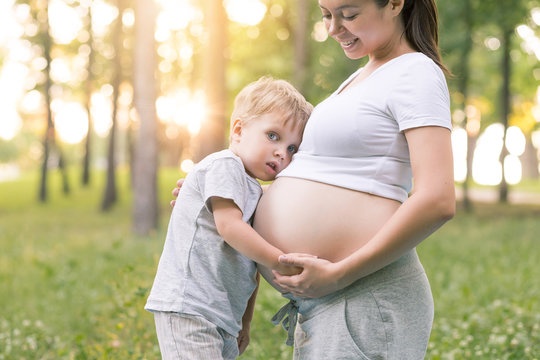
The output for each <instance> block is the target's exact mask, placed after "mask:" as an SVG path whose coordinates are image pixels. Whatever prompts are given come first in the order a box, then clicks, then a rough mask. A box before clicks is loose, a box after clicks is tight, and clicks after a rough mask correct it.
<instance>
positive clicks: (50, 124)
mask: <svg viewBox="0 0 540 360" xmlns="http://www.w3.org/2000/svg"><path fill="white" fill-rule="evenodd" d="M44 5H45V9H44V11H45V14H46V15H45V18H46V19H47V20H46V21H43V22H42V24H41V26H42V28H41V33H42V35H43V56H44V57H45V60H46V63H47V64H46V67H45V85H44V89H43V93H44V96H45V107H46V109H45V112H46V116H47V128H46V130H45V137H44V139H43V163H42V165H41V182H40V187H39V201H41V202H46V201H47V199H48V190H47V178H48V172H49V171H48V169H49V161H50V154H51V151H52V150H53V149H54V150H56V152H57V153H58V168H59V170H60V173H61V174H62V191H63V193H64V194H69V191H70V188H69V180H68V175H67V170H66V162H65V158H64V154H63V153H62V151H61V149H60V147H59V146H58V145H57V144H56V140H55V132H56V131H55V128H54V121H53V117H52V110H51V86H52V80H51V60H52V59H51V48H52V39H51V36H50V34H49V17H48V15H47V10H48V2H46V3H44Z"/></svg>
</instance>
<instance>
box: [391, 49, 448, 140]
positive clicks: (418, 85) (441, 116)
mask: <svg viewBox="0 0 540 360" xmlns="http://www.w3.org/2000/svg"><path fill="white" fill-rule="evenodd" d="M395 84H396V85H395V86H394V87H393V89H392V91H391V93H390V96H389V98H388V108H389V110H390V112H391V113H392V115H393V118H394V119H395V120H396V122H397V123H398V126H399V130H400V131H404V130H406V129H410V128H415V127H421V126H442V127H445V128H448V129H450V130H451V129H452V120H451V116H450V95H449V93H448V85H447V84H446V79H445V77H444V74H443V72H442V70H441V69H440V68H439V67H438V66H437V65H436V64H435V63H434V62H433V61H431V60H429V59H426V60H425V61H417V62H415V63H413V64H411V66H409V67H408V68H407V70H406V71H405V72H403V73H402V74H401V76H399V77H398V78H397V79H396V83H395Z"/></svg>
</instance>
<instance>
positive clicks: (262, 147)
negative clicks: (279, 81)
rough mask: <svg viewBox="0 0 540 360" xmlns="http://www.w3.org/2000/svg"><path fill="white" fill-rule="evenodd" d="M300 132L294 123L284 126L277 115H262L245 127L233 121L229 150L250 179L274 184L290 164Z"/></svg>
mask: <svg viewBox="0 0 540 360" xmlns="http://www.w3.org/2000/svg"><path fill="white" fill-rule="evenodd" d="M295 125H296V126H295ZM302 132H303V127H302V126H300V125H299V124H296V123H295V122H294V121H288V122H287V125H285V124H284V119H283V117H282V115H281V114H280V113H279V112H272V113H268V114H263V115H261V116H259V117H258V118H255V119H251V120H249V121H247V122H245V123H241V121H240V120H236V121H235V122H234V124H233V128H232V136H231V146H230V149H231V150H232V151H233V152H234V153H235V154H236V155H238V156H239V157H240V159H242V162H243V163H244V167H245V168H246V171H247V173H248V174H249V175H250V176H252V177H254V178H257V179H261V180H263V181H269V180H274V179H275V178H276V175H277V174H278V173H279V172H280V171H281V170H283V169H284V168H285V167H287V165H289V163H290V162H291V159H292V156H293V154H294V153H296V151H297V150H298V147H299V146H300V142H301V141H302Z"/></svg>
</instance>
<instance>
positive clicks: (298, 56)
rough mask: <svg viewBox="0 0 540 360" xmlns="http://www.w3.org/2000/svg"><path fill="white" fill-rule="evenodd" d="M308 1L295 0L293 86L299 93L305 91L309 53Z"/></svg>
mask: <svg viewBox="0 0 540 360" xmlns="http://www.w3.org/2000/svg"><path fill="white" fill-rule="evenodd" d="M309 1H310V0H296V12H297V20H296V24H295V31H294V72H293V74H294V75H293V76H294V78H293V84H294V85H295V86H296V87H297V88H298V90H299V91H300V92H301V93H305V91H306V77H307V65H308V57H309V55H308V51H309V46H308V44H309V37H310V36H309V25H310V24H309V19H310V16H309V15H310V11H309V10H310V7H309V4H308V2H309Z"/></svg>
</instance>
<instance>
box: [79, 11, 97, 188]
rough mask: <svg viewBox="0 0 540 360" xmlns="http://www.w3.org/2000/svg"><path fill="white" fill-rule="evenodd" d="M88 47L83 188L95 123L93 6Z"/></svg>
mask: <svg viewBox="0 0 540 360" xmlns="http://www.w3.org/2000/svg"><path fill="white" fill-rule="evenodd" d="M87 21H88V29H87V31H88V34H89V38H88V47H89V48H90V53H89V54H88V64H87V72H88V77H87V78H86V104H85V107H86V113H87V114H88V133H87V134H86V139H85V143H84V158H83V173H82V178H81V182H82V185H83V186H88V184H90V159H91V150H92V146H91V142H92V134H93V127H94V126H93V121H92V112H91V108H92V88H93V86H92V81H93V75H92V67H93V66H94V40H93V35H92V6H89V7H88V19H87Z"/></svg>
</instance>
